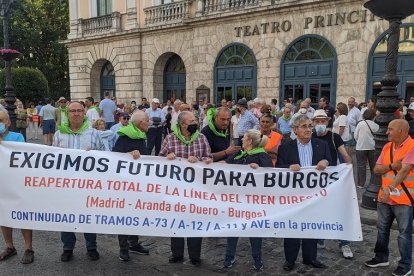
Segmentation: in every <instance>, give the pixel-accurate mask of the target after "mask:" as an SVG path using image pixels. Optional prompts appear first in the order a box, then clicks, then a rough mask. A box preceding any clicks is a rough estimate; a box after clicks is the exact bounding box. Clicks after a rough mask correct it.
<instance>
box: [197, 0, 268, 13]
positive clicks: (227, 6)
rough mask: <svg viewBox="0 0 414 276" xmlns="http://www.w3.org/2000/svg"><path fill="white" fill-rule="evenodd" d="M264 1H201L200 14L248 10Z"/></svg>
mask: <svg viewBox="0 0 414 276" xmlns="http://www.w3.org/2000/svg"><path fill="white" fill-rule="evenodd" d="M263 1H264V0H201V3H200V4H201V7H202V14H203V15H207V14H210V13H216V12H223V11H231V10H234V9H248V8H251V7H253V6H258V5H260V4H262V2H263Z"/></svg>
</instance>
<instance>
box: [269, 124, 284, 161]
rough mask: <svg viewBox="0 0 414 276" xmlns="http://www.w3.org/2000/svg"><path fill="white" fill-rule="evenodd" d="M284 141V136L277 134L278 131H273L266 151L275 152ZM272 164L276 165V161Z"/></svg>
mask: <svg viewBox="0 0 414 276" xmlns="http://www.w3.org/2000/svg"><path fill="white" fill-rule="evenodd" d="M282 139H283V135H282V134H280V133H278V132H276V131H273V130H272V131H271V132H270V137H269V140H268V141H267V144H266V146H265V147H264V148H265V151H267V152H269V151H272V150H274V149H275V148H276V147H278V146H279V145H280V142H281V141H282ZM272 163H273V166H274V165H275V164H276V160H274V159H272Z"/></svg>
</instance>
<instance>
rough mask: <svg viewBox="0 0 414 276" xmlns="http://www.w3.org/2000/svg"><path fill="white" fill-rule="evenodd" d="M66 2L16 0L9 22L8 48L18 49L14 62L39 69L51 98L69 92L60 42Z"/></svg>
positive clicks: (66, 24) (65, 21)
mask: <svg viewBox="0 0 414 276" xmlns="http://www.w3.org/2000/svg"><path fill="white" fill-rule="evenodd" d="M68 5H69V4H68V1H67V0H53V1H50V0H19V1H16V2H15V4H14V5H13V7H12V13H11V18H10V24H9V25H10V31H9V34H10V45H11V48H13V49H17V50H19V51H20V52H21V53H22V56H21V57H20V58H19V59H18V60H17V63H15V64H16V65H17V66H26V67H33V68H37V69H39V70H40V71H41V72H43V74H44V75H45V76H46V79H47V81H48V84H49V89H50V97H52V98H54V99H57V98H59V97H60V96H64V97H66V98H69V94H70V89H69V62H68V51H67V49H66V47H65V45H64V44H63V43H62V41H63V40H65V39H66V38H67V34H68V32H69V11H68ZM0 25H2V22H1V24H0ZM2 30H3V28H2V27H1V33H2V35H1V38H0V40H1V41H2V40H3V32H2Z"/></svg>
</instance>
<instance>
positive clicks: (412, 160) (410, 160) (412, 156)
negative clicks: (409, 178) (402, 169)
mask: <svg viewBox="0 0 414 276" xmlns="http://www.w3.org/2000/svg"><path fill="white" fill-rule="evenodd" d="M402 163H403V164H410V165H414V149H412V150H410V151H409V152H408V153H407V155H406V156H405V157H404V159H403V160H402ZM411 172H412V173H414V166H413V167H412V168H411Z"/></svg>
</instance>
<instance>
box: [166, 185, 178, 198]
mask: <svg viewBox="0 0 414 276" xmlns="http://www.w3.org/2000/svg"><path fill="white" fill-rule="evenodd" d="M165 194H166V195H173V196H180V192H179V190H178V188H176V187H175V188H174V189H173V190H172V192H171V191H170V187H169V186H165Z"/></svg>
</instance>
